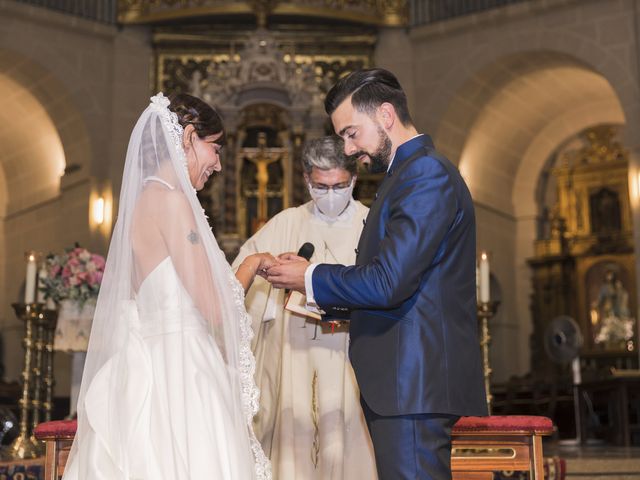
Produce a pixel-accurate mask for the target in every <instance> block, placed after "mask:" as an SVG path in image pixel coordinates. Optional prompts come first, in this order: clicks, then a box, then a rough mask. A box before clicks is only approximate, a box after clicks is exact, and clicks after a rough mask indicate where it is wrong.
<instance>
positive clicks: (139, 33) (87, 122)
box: [0, 0, 151, 395]
mask: <svg viewBox="0 0 640 480" xmlns="http://www.w3.org/2000/svg"><path fill="white" fill-rule="evenodd" d="M0 18H2V21H1V22H0V98H2V99H3V102H2V103H3V107H2V109H0V124H1V126H0V144H2V147H3V148H2V150H1V151H0V171H1V172H2V173H1V174H0V180H2V182H1V183H0V186H1V188H0V190H2V194H0V224H1V225H2V228H1V229H0V248H1V249H2V250H1V251H0V332H1V333H2V338H3V341H4V358H3V361H4V363H5V367H6V372H5V379H6V380H9V381H11V380H17V379H18V376H19V373H20V371H21V369H22V346H21V344H20V339H21V338H22V335H23V328H22V325H21V324H20V323H19V322H18V321H17V320H16V318H15V316H14V315H13V311H12V309H11V307H10V304H11V303H12V302H15V301H19V300H22V298H21V295H22V291H23V288H24V286H23V284H24V277H25V261H24V252H25V251H27V250H30V249H34V250H37V251H40V252H42V253H48V252H49V251H54V252H60V251H62V250H63V249H64V248H65V247H70V246H73V244H74V242H79V243H80V244H81V245H83V246H86V247H87V248H89V249H91V250H93V251H97V252H99V253H102V254H106V250H107V246H108V231H105V230H104V229H102V230H99V229H95V228H91V227H90V225H89V197H90V195H91V194H92V193H94V194H95V193H96V192H98V191H99V192H101V193H103V192H108V191H109V190H111V189H114V190H115V191H117V190H118V188H119V185H120V180H121V175H122V167H123V165H124V157H125V153H126V147H127V143H128V138H129V135H130V132H131V129H132V127H133V124H134V122H135V120H136V119H137V117H138V116H139V114H140V112H141V111H142V110H143V109H144V108H145V106H146V105H147V103H148V97H149V93H150V92H149V78H150V62H151V47H150V39H149V32H148V30H147V29H146V28H124V29H119V28H116V27H114V26H109V25H103V24H99V23H95V22H91V21H87V20H82V19H78V18H75V17H71V16H67V15H62V14H59V13H57V12H54V11H51V10H46V9H42V8H38V7H31V6H28V5H24V4H20V3H17V2H13V1H5V0H0ZM65 167H66V169H67V170H66V172H67V173H66V174H63V169H64V168H65ZM114 211H115V210H114ZM107 230H108V229H107ZM55 375H56V381H57V384H56V392H57V393H58V394H61V395H65V394H66V393H67V392H68V359H67V358H66V355H64V354H58V355H57V358H56V371H55Z"/></svg>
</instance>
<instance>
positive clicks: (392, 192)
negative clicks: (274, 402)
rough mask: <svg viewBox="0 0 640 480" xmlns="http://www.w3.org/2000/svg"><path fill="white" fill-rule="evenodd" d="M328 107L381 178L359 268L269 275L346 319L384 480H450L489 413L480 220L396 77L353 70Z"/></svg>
mask: <svg viewBox="0 0 640 480" xmlns="http://www.w3.org/2000/svg"><path fill="white" fill-rule="evenodd" d="M325 109H326V111H327V113H328V114H329V115H330V116H331V121H332V123H333V127H334V129H335V131H336V133H337V134H338V135H340V136H341V137H342V138H343V139H344V142H345V153H346V154H348V155H356V156H357V158H358V161H359V162H360V163H361V164H363V165H365V166H367V167H368V168H369V170H370V171H371V172H385V171H386V176H385V177H384V180H383V181H382V183H381V185H380V187H379V189H378V192H377V194H376V199H375V201H374V202H373V204H372V205H371V210H370V212H369V215H368V217H367V220H366V224H365V227H364V229H363V231H362V235H361V237H360V242H359V244H358V249H357V250H356V252H357V259H356V264H355V266H351V267H345V266H341V265H326V264H309V263H308V262H306V261H303V259H300V258H299V257H296V256H295V255H289V256H288V257H286V260H288V262H287V263H284V264H282V265H277V266H273V267H271V268H270V269H269V270H268V277H267V279H268V280H269V281H271V282H272V283H273V284H274V285H275V286H277V287H280V288H290V289H296V290H299V291H301V292H306V295H307V300H308V303H309V304H310V305H312V306H313V305H315V306H317V307H318V308H319V309H321V310H323V311H324V312H325V313H329V314H336V313H337V312H342V313H343V315H344V312H345V311H350V312H351V315H350V318H351V326H350V334H351V345H350V358H351V362H352V364H353V369H354V371H355V373H356V378H357V380H358V384H359V386H360V391H361V403H362V408H363V410H364V413H365V418H366V420H367V424H368V427H369V432H370V434H371V438H372V440H373V445H374V449H375V455H376V464H377V469H378V475H379V477H380V479H381V480H399V479H438V480H439V479H450V478H451V466H450V462H451V429H452V427H453V425H454V424H455V422H456V420H457V419H458V417H459V416H461V415H485V414H486V399H485V392H484V385H483V376H482V370H481V361H480V349H479V345H478V338H477V325H476V296H475V292H476V290H475V288H476V286H475V253H476V245H475V217H474V211H473V203H472V200H471V196H470V194H469V191H468V189H467V186H466V185H465V183H464V180H463V179H462V177H461V176H460V173H459V172H458V170H457V169H456V167H455V166H454V165H452V164H451V163H450V162H449V161H448V160H447V159H446V158H444V157H443V156H442V155H440V154H439V153H437V152H436V151H435V149H434V146H433V143H432V142H431V139H430V138H429V137H428V136H427V135H419V134H418V132H417V131H416V128H415V127H414V125H413V122H412V120H411V116H410V115H409V111H408V108H407V100H406V96H405V93H404V91H403V90H402V87H401V86H400V84H399V83H398V80H397V79H396V78H395V76H394V75H393V74H392V73H390V72H388V71H386V70H383V69H372V70H360V71H356V72H353V73H352V74H350V75H348V76H347V77H344V78H343V79H341V80H340V81H338V83H337V84H336V85H335V86H334V87H333V88H332V89H331V91H330V92H329V93H328V94H327V98H326V100H325Z"/></svg>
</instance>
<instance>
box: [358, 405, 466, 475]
mask: <svg viewBox="0 0 640 480" xmlns="http://www.w3.org/2000/svg"><path fill="white" fill-rule="evenodd" d="M360 403H361V404H362V410H363V411H364V417H365V420H366V421H367V426H368V427H369V434H370V435H371V440H372V441H373V449H374V452H375V456H376V468H377V470H378V478H379V480H405V479H406V480H451V429H452V428H453V425H454V424H455V423H456V421H457V420H458V418H459V417H457V416H455V415H440V414H429V413H423V414H416V415H400V416H393V417H383V416H380V415H378V414H376V413H375V412H373V411H372V410H371V409H370V408H369V407H368V405H367V404H366V402H365V401H364V399H363V398H362V397H360Z"/></svg>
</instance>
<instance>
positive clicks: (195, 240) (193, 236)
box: [187, 230, 200, 245]
mask: <svg viewBox="0 0 640 480" xmlns="http://www.w3.org/2000/svg"><path fill="white" fill-rule="evenodd" d="M187 240H189V241H190V242H191V243H192V244H194V245H195V244H196V243H198V241H199V240H200V239H199V237H198V234H197V233H196V232H194V231H193V230H191V231H190V232H189V235H187Z"/></svg>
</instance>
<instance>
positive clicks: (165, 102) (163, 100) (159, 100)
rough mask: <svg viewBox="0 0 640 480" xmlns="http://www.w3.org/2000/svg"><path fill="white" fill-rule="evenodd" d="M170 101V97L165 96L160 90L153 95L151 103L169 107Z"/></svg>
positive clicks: (159, 106) (157, 106) (160, 106)
mask: <svg viewBox="0 0 640 480" xmlns="http://www.w3.org/2000/svg"><path fill="white" fill-rule="evenodd" d="M170 103H171V102H170V101H169V99H168V98H167V97H165V96H164V93H162V92H158V94H157V95H155V96H153V97H151V105H153V106H154V107H156V108H163V109H164V108H167V107H168V106H169V104H170Z"/></svg>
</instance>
